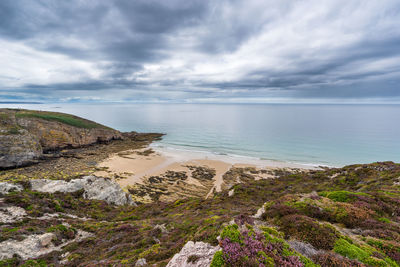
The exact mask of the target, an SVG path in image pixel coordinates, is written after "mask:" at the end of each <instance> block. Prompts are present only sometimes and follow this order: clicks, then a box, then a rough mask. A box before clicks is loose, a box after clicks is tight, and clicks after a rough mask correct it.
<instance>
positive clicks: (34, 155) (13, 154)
mask: <svg viewBox="0 0 400 267" xmlns="http://www.w3.org/2000/svg"><path fill="white" fill-rule="evenodd" d="M0 144H1V145H0V168H10V167H20V166H24V165H29V164H32V163H35V162H36V160H37V159H39V157H40V156H41V155H42V147H41V146H40V144H39V140H38V138H37V137H36V136H34V135H32V134H30V133H29V132H28V131H26V130H19V131H18V132H17V134H6V135H2V134H1V133H0Z"/></svg>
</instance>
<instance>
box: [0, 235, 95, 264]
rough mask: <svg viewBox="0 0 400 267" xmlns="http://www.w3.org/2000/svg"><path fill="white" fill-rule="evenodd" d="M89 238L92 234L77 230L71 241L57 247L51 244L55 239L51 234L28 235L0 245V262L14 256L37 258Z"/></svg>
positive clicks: (24, 258)
mask: <svg viewBox="0 0 400 267" xmlns="http://www.w3.org/2000/svg"><path fill="white" fill-rule="evenodd" d="M90 236H92V234H90V233H88V232H85V231H81V230H78V231H77V234H76V237H75V238H74V239H73V240H70V241H66V242H63V243H62V244H60V245H58V246H55V245H54V244H53V240H54V239H55V238H56V236H55V235H54V234H53V233H45V234H41V235H30V236H28V237H26V238H25V239H24V240H22V241H17V240H7V241H4V242H1V243H0V260H2V259H9V258H12V257H13V256H14V255H18V256H19V257H20V258H21V259H23V260H26V259H31V258H37V257H39V256H41V255H44V254H47V253H50V252H52V251H55V250H61V248H62V247H64V246H66V245H67V244H70V243H72V242H77V241H81V240H83V239H85V238H87V237H90Z"/></svg>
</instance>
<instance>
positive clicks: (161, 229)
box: [154, 223, 168, 234]
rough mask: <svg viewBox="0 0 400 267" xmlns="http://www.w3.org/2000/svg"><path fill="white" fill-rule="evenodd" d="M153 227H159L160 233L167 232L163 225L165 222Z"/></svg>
mask: <svg viewBox="0 0 400 267" xmlns="http://www.w3.org/2000/svg"><path fill="white" fill-rule="evenodd" d="M154 229H160V231H161V233H163V234H165V233H168V230H167V227H165V223H163V224H156V225H155V226H154Z"/></svg>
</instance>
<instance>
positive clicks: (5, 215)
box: [0, 206, 26, 223]
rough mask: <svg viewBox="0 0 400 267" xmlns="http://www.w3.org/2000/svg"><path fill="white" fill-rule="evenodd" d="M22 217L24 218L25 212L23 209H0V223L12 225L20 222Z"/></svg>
mask: <svg viewBox="0 0 400 267" xmlns="http://www.w3.org/2000/svg"><path fill="white" fill-rule="evenodd" d="M24 216H26V211H25V210H24V209H23V208H20V207H15V206H10V207H0V223H14V222H17V221H20V220H22V219H23V217H24Z"/></svg>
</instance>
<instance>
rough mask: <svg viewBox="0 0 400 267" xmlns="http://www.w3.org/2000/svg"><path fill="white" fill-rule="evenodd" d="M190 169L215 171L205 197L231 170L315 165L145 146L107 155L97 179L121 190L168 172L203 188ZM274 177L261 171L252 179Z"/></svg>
mask: <svg viewBox="0 0 400 267" xmlns="http://www.w3.org/2000/svg"><path fill="white" fill-rule="evenodd" d="M193 166H196V167H204V168H208V169H211V170H215V174H214V175H213V178H212V185H213V186H212V187H211V189H210V190H209V192H208V193H207V195H206V197H208V196H210V194H211V193H212V192H213V191H214V190H215V191H216V192H220V191H221V190H222V185H223V183H224V180H223V175H224V174H225V173H226V172H228V171H229V170H230V169H231V168H253V169H256V170H276V169H316V168H317V167H315V166H307V165H300V164H294V163H286V162H279V161H269V160H260V159H254V158H246V157H234V156H228V155H217V154H212V153H207V152H196V151H184V150H176V149H171V148H165V147H148V148H145V149H140V150H127V151H124V152H120V153H116V154H113V155H112V156H110V157H109V158H108V159H106V160H105V161H103V162H101V163H100V164H98V168H99V171H97V172H96V173H95V175H98V176H104V177H110V178H116V180H117V182H118V183H119V184H120V185H121V186H122V187H123V188H129V187H131V186H133V185H138V184H139V185H142V184H145V183H146V181H147V180H148V178H149V177H157V176H161V175H165V174H166V173H168V172H175V173H185V174H186V175H187V176H188V178H187V179H186V180H185V183H186V184H189V185H195V186H197V187H202V186H203V187H204V185H203V184H202V183H201V182H199V180H198V179H196V178H194V177H193ZM267 178H273V175H271V173H270V172H266V171H264V172H263V173H258V174H257V175H255V179H267Z"/></svg>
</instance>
